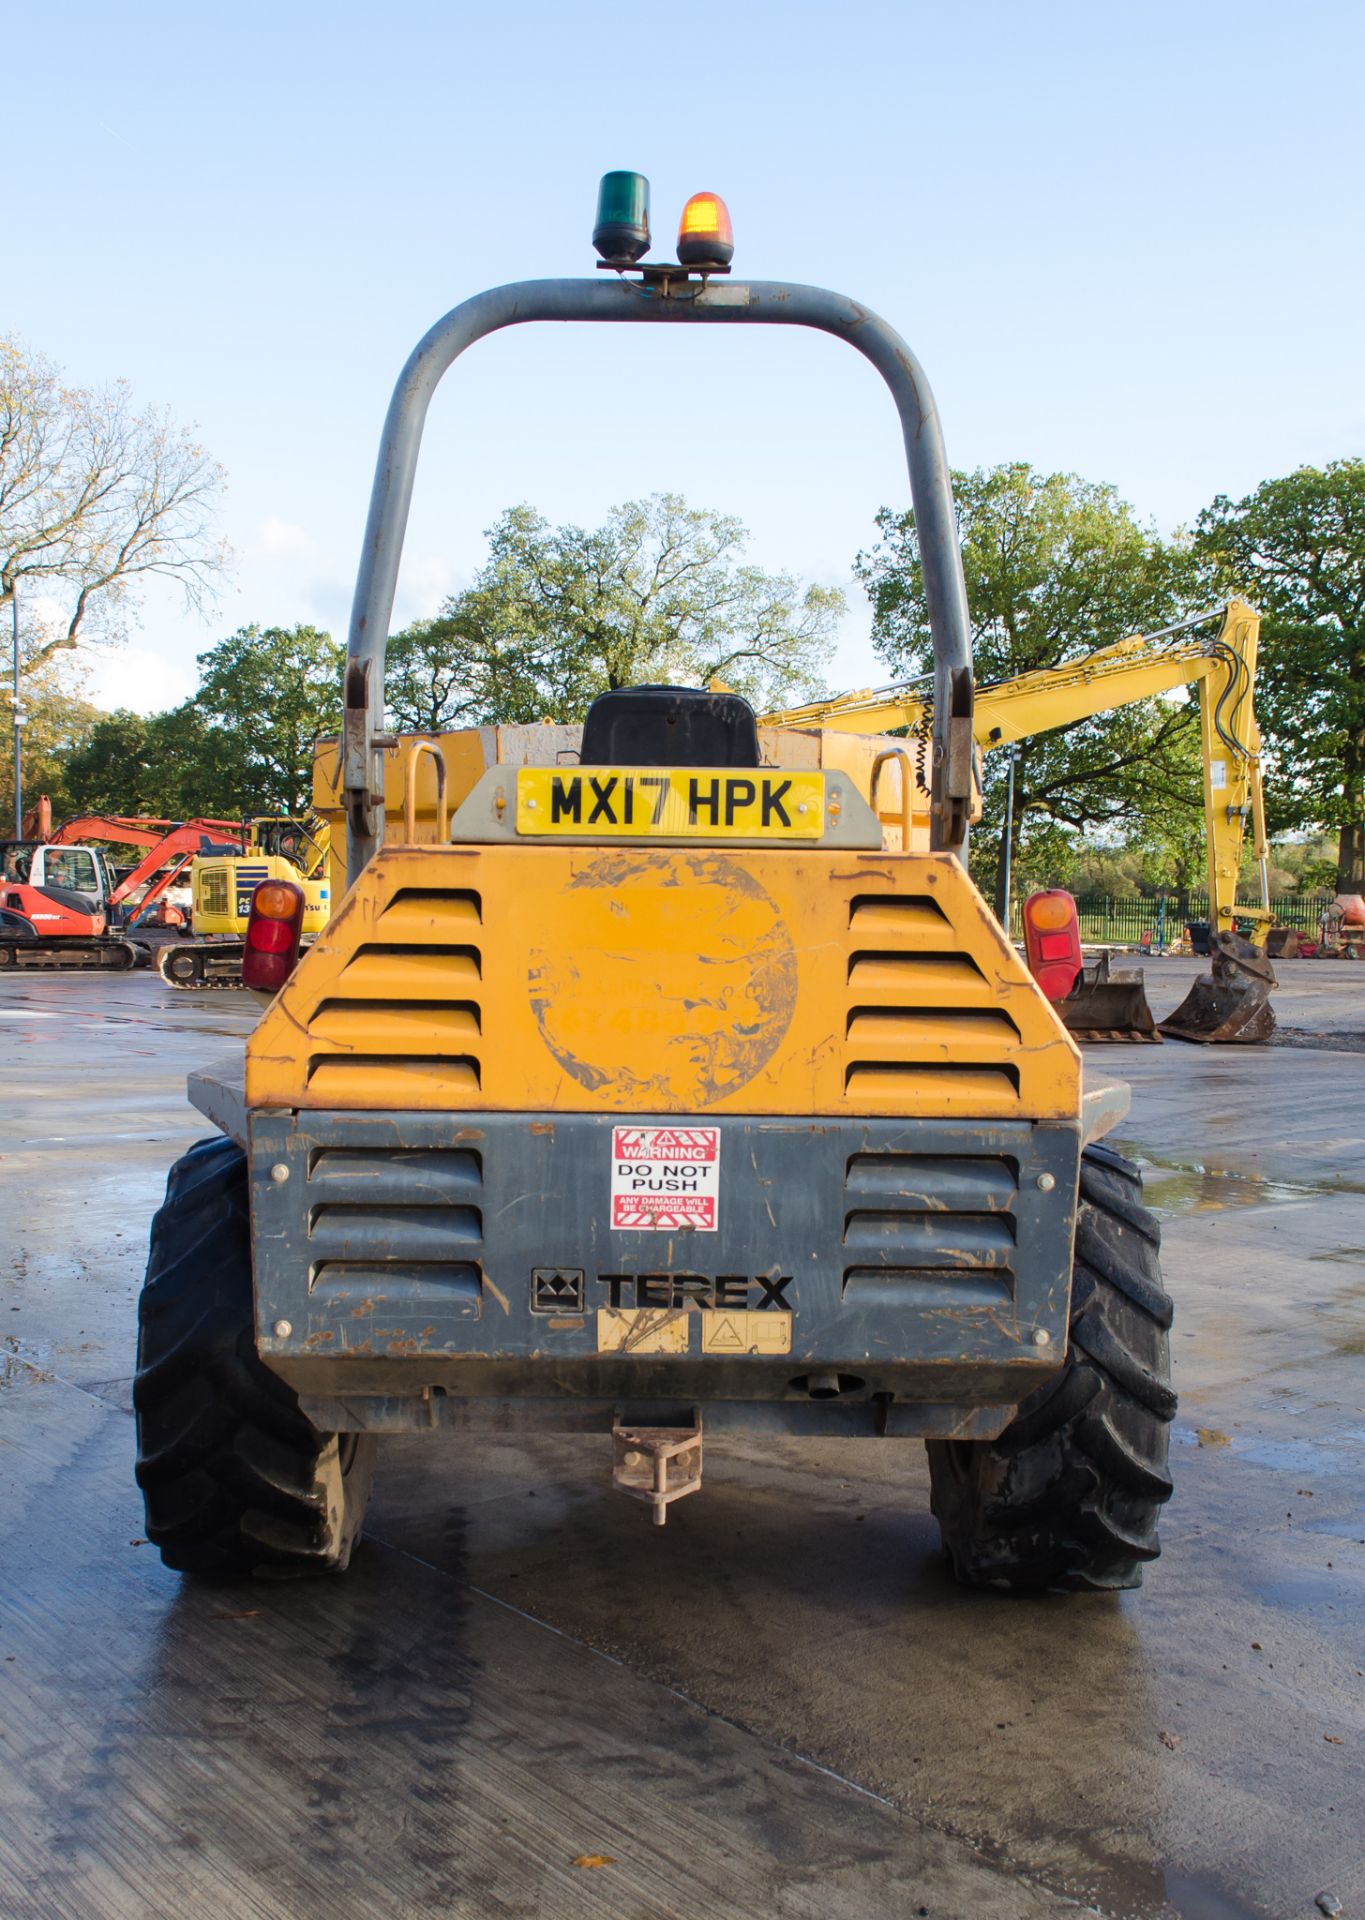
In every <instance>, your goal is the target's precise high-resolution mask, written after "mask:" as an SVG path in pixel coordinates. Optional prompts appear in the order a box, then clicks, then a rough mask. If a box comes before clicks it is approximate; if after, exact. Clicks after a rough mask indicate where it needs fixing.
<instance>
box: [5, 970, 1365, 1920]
mask: <svg viewBox="0 0 1365 1920" xmlns="http://www.w3.org/2000/svg"><path fill="white" fill-rule="evenodd" d="M1182 964H1183V965H1184V967H1185V968H1186V969H1187V971H1188V972H1189V973H1191V974H1192V973H1193V971H1194V970H1195V969H1194V968H1193V967H1190V966H1189V964H1188V963H1179V962H1165V963H1161V962H1154V963H1153V964H1152V969H1151V971H1152V973H1153V974H1155V973H1156V971H1157V969H1158V968H1160V967H1162V966H1165V967H1167V968H1170V969H1172V970H1174V969H1176V968H1178V967H1181V966H1182ZM1294 966H1295V972H1296V973H1298V972H1303V973H1307V972H1309V970H1311V969H1314V968H1318V971H1319V975H1321V974H1325V973H1326V972H1328V971H1329V970H1331V969H1329V966H1328V963H1323V964H1322V965H1321V966H1320V967H1319V963H1314V962H1300V963H1294ZM1334 971H1336V972H1338V973H1341V972H1345V971H1346V969H1345V968H1344V967H1339V968H1337V969H1335V970H1334ZM1282 973H1283V974H1285V975H1288V974H1289V973H1290V968H1289V967H1288V966H1286V967H1285V968H1284V969H1283V970H1282ZM1357 977H1359V979H1360V982H1361V986H1360V992H1361V996H1362V1001H1363V1002H1365V971H1362V973H1361V974H1360V975H1359V976H1357V975H1354V974H1352V975H1350V977H1349V979H1348V980H1346V981H1343V982H1341V984H1340V985H1339V986H1334V987H1333V988H1332V990H1331V992H1330V993H1329V992H1327V991H1326V984H1325V983H1323V982H1321V981H1320V980H1318V982H1317V983H1316V984H1313V983H1310V985H1311V989H1312V991H1311V1003H1312V1004H1311V1017H1312V1018H1313V1019H1339V1020H1341V1021H1342V1022H1343V1030H1349V1022H1350V1020H1351V1018H1352V1017H1354V1004H1353V1001H1354V980H1355V979H1356V978H1357ZM1163 978H1164V979H1169V993H1168V994H1167V992H1166V989H1165V987H1164V986H1163V988H1162V989H1161V990H1160V991H1159V992H1158V991H1155V990H1154V992H1153V999H1154V1001H1155V1003H1156V1004H1157V1006H1158V1008H1159V1010H1164V1006H1163V999H1164V998H1169V1001H1170V1003H1171V1004H1174V1002H1175V1001H1176V1000H1177V999H1178V998H1179V997H1180V995H1181V994H1182V993H1183V991H1184V986H1185V984H1186V982H1185V981H1184V980H1183V979H1176V978H1175V974H1174V971H1173V972H1172V973H1171V974H1170V975H1169V976H1163ZM1286 986H1287V988H1288V991H1287V993H1282V995H1281V1017H1282V1018H1283V1019H1288V1018H1289V1017H1290V1013H1289V1011H1288V1009H1287V1007H1286V1004H1285V1003H1286V1001H1288V1002H1289V1003H1290V1005H1291V1006H1292V1004H1293V997H1294V993H1295V992H1296V989H1295V988H1293V987H1292V986H1291V985H1290V984H1289V982H1286ZM1303 994H1304V998H1303V1001H1302V1003H1301V1004H1302V1005H1303V1006H1305V1007H1307V1006H1308V1005H1309V998H1310V996H1309V988H1305V989H1304V990H1303ZM1334 995H1335V996H1336V1001H1337V1002H1338V1003H1339V1004H1335V1005H1334V1004H1333V996H1334ZM248 1018H249V1016H248V1015H247V1013H246V1010H245V1009H244V1008H242V1006H241V1005H240V1002H238V1001H236V1000H235V999H234V998H232V997H231V996H227V995H221V994H213V995H205V996H202V997H199V996H181V995H173V994H171V993H170V991H169V990H168V989H165V988H163V987H161V986H159V984H157V983H154V982H151V981H146V980H141V979H137V980H131V981H122V980H119V981H99V982H95V981H90V980H83V979H78V978H68V979H56V978H52V979H45V980H43V979H30V980H25V981H6V982H4V983H0V1071H2V1072H3V1084H4V1087H5V1089H6V1093H7V1096H8V1097H7V1099H6V1101H5V1103H4V1113H3V1116H2V1117H0V1151H3V1153H4V1156H5V1159H4V1166H3V1170H2V1173H0V1178H2V1179H3V1186H0V1231H2V1232H3V1242H4V1255H3V1261H0V1275H3V1280H4V1293H5V1297H4V1300H3V1302H0V1346H3V1348H4V1349H5V1351H6V1352H7V1353H8V1356H9V1360H10V1365H9V1368H8V1384H7V1385H4V1386H0V1507H2V1508H3V1511H4V1513H5V1515H6V1526H5V1535H4V1537H5V1541H6V1547H5V1551H4V1555H3V1559H0V1642H2V1643H3V1644H0V1755H4V1756H5V1760H4V1762H3V1764H0V1778H2V1779H3V1781H4V1782H7V1784H0V1808H3V1811H4V1817H3V1818H2V1819H0V1913H4V1914H5V1915H9V1914H15V1915H18V1916H22V1920H30V1916H32V1917H33V1920H37V1916H43V1917H44V1920H46V1916H48V1915H58V1916H66V1915H77V1914H79V1915H82V1916H84V1915H88V1914H94V1915H104V1914H111V1915H118V1916H123V1915H125V1914H126V1915H129V1916H132V1915H138V1916H141V1915H143V1914H161V1913H165V1914H168V1915H171V1914H175V1915H179V1914H183V1913H186V1912H196V1913H197V1912H200V1911H203V1912H206V1913H207V1912H212V1913H214V1914H215V1915H220V1914H221V1915H228V1916H233V1917H234V1920H235V1916H237V1915H239V1914H240V1915H244V1916H245V1915H257V1914H266V1915H271V1916H274V1915H276V1914H279V1915H291V1916H292V1915H309V1916H311V1915H313V1914H319V1915H321V1914H324V1913H325V1914H328V1915H331V1914H337V1915H345V1916H349V1915H351V1914H353V1913H354V1914H356V1915H359V1914H361V1913H365V1914H381V1915H389V1914H393V1915H399V1914H408V1913H428V1912H432V1913H435V1912H440V1913H456V1914H464V1913H470V1914H473V1913H479V1914H484V1913H489V1914H501V1913H509V1914H522V1913H525V1914H555V1915H558V1914H561V1913H562V1914H569V1915H573V1914H578V1913H580V1912H582V1913H585V1914H586V1913H588V1912H592V1913H593V1914H607V1915H616V1914H620V1915H622V1916H625V1915H630V1916H636V1915H656V1914H657V1915H672V1914H674V1913H677V1914H680V1915H681V1914H684V1913H686V1914H691V1915H696V1914H732V1913H733V1914H736V1915H738V1914H747V1915H769V1914H773V1915H778V1914H781V1915H786V1914H794V1915H795V1914H800V1915H805V1914H811V1915H815V1914H835V1913H837V1914H840V1915H845V1914H847V1915H860V1914H863V1913H867V1914H874V1913H876V1914H886V1915H896V1916H899V1915H901V1914H911V1915H913V1914H916V1913H918V1912H919V1911H920V1910H921V1909H927V1910H928V1911H929V1912H930V1913H932V1914H934V1915H938V1916H956V1915H964V1916H965V1915H968V1914H971V1915H977V1914H986V1915H994V1914H1000V1915H1033V1914H1038V1913H1063V1912H1070V1911H1076V1910H1078V1909H1079V1910H1081V1911H1095V1912H1101V1913H1105V1914H1109V1915H1116V1916H1117V1915H1133V1916H1136V1920H1157V1916H1169V1915H1176V1914H1179V1915H1184V1916H1187V1920H1228V1917H1230V1916H1242V1917H1245V1916H1253V1917H1255V1916H1260V1917H1261V1920H1270V1917H1275V1920H1278V1916H1286V1917H1287V1916H1291V1915H1299V1914H1304V1915H1308V1914H1312V1913H1314V1912H1315V1911H1316V1909H1315V1908H1314V1906H1313V1900H1314V1896H1315V1894H1316V1893H1318V1892H1319V1891H1321V1890H1324V1889H1325V1890H1330V1891H1331V1892H1333V1893H1335V1894H1336V1895H1337V1896H1338V1897H1339V1898H1340V1899H1341V1900H1342V1902H1343V1904H1344V1909H1345V1912H1346V1914H1347V1915H1350V1914H1351V1913H1353V1912H1357V1913H1365V1841H1363V1840H1362V1829H1365V1821H1362V1818H1361V1815H1362V1810H1365V1675H1362V1671H1361V1670H1362V1669H1365V1449H1363V1447H1362V1442H1365V1372H1363V1371H1362V1368H1363V1367H1365V1360H1362V1351H1365V1192H1362V1188H1365V1152H1363V1151H1362V1147H1363V1146H1365V1100H1362V1090H1363V1083H1362V1075H1363V1074H1365V1067H1363V1066H1362V1063H1361V1061H1360V1060H1359V1058H1358V1057H1355V1056H1352V1055H1350V1054H1346V1053H1337V1052H1321V1051H1298V1050H1292V1051H1291V1050H1270V1049H1246V1050H1240V1049H1239V1050H1231V1049H1230V1050H1226V1051H1224V1052H1221V1053H1218V1054H1216V1055H1211V1054H1208V1053H1206V1052H1204V1051H1202V1050H1196V1049H1191V1048H1187V1047H1177V1046H1175V1045H1168V1046H1166V1047H1164V1048H1128V1049H1108V1050H1105V1052H1104V1055H1103V1059H1102V1062H1100V1063H1099V1064H1102V1066H1103V1068H1104V1070H1105V1071H1109V1072H1113V1071H1116V1070H1118V1071H1123V1072H1125V1073H1127V1074H1128V1076H1129V1077H1130V1078H1131V1080H1132V1081H1133V1085H1134V1109H1133V1114H1132V1116H1131V1119H1130V1121H1129V1122H1128V1123H1126V1125H1125V1128H1124V1135H1125V1136H1126V1141H1127V1144H1128V1145H1129V1146H1130V1147H1131V1148H1132V1149H1133V1150H1134V1151H1136V1152H1137V1153H1138V1154H1139V1155H1140V1156H1141V1157H1142V1158H1144V1159H1145V1160H1146V1161H1147V1162H1148V1163H1149V1180H1150V1183H1151V1194H1152V1198H1153V1201H1154V1203H1155V1204H1156V1205H1157V1206H1158V1208H1159V1209H1160V1210H1161V1211H1162V1213H1163V1215H1164V1217H1165V1220H1166V1257H1167V1271H1168V1278H1169V1281H1170V1284H1171V1287H1172V1290H1173V1292H1174V1293H1175V1295H1176V1298H1177V1302H1178V1314H1179V1317H1178V1320H1177V1325H1176V1334H1175V1352H1176V1369H1177V1384H1178V1385H1179V1387H1180V1390H1181V1395H1182V1406H1181V1414H1180V1418H1179V1423H1178V1427H1177V1434H1176V1440H1177V1444H1176V1448H1175V1456H1176V1457H1175V1472H1176V1483H1177V1492H1176V1497H1175V1500H1174V1501H1173V1503H1172V1505H1171V1507H1170V1509H1169V1510H1168V1514H1167V1518H1166V1521H1165V1523H1164V1525H1163V1538H1164V1542H1165V1554H1164V1557H1163V1559H1162V1560H1161V1561H1160V1562H1159V1563H1157V1565H1156V1566H1155V1567H1154V1568H1152V1569H1151V1570H1149V1573H1148V1578H1147V1585H1146V1586H1145V1588H1144V1589H1143V1590H1142V1591H1141V1592H1140V1593H1137V1594H1133V1595H1127V1596H1123V1597H1097V1598H1094V1599H1088V1600H1060V1599H1058V1600H1045V1601H1042V1602H1031V1603H1029V1602H1025V1603H1020V1602H1008V1601H1005V1600H1003V1599H999V1598H994V1597H986V1596H979V1595H968V1594H964V1593H961V1592H959V1591H958V1590H957V1589H956V1588H954V1587H953V1586H952V1584H951V1582H950V1581H949V1580H948V1578H947V1577H946V1575H945V1573H944V1570H943V1566H942V1563H941V1561H940V1559H939V1557H938V1552H937V1538H936V1530H935V1528H934V1525H933V1523H932V1521H931V1519H930V1517H929V1514H928V1492H927V1476H926V1474H925V1469H924V1463H923V1453H922V1450H921V1449H919V1448H917V1447H915V1446H914V1445H913V1444H910V1443H890V1442H887V1443H878V1442H872V1441H869V1442H858V1443H854V1444H848V1445H836V1444H832V1443H822V1444H821V1445H819V1446H814V1447H812V1446H809V1445H806V1446H800V1447H798V1446H794V1445H782V1446H773V1445H770V1444H764V1445H761V1446H760V1445H758V1444H754V1443H746V1442H733V1443H730V1444H728V1445H726V1446H720V1445H718V1444H713V1445H712V1446H711V1447H710V1448H709V1449H708V1463H707V1483H708V1484H707V1487H706V1489H705V1490H704V1491H703V1493H702V1494H701V1495H700V1496H698V1497H697V1498H696V1499H694V1500H692V1501H689V1502H686V1503H684V1504H683V1505H682V1506H681V1507H680V1508H678V1509H677V1510H676V1512H675V1515H674V1518H673V1519H672V1520H671V1521H670V1524H669V1526H668V1528H667V1529H666V1530H664V1531H662V1532H660V1531H658V1530H656V1529H651V1528H650V1527H649V1526H648V1525H647V1524H646V1523H644V1522H643V1520H642V1518H641V1516H640V1514H639V1513H638V1511H637V1510H635V1509H634V1508H633V1507H631V1506H629V1505H628V1504H627V1503H626V1502H624V1501H621V1500H620V1499H619V1498H618V1497H616V1496H613V1495H612V1494H611V1493H610V1492H609V1491H608V1490H607V1488H606V1484H605V1482H606V1478H607V1468H606V1455H605V1448H604V1447H603V1446H601V1445H599V1444H598V1443H596V1442H590V1441H573V1442H568V1441H564V1440H560V1439H553V1440H551V1439H542V1440H513V1439H501V1440H486V1441H485V1440H481V1441H478V1442H472V1441H469V1440H467V1439H458V1438H456V1437H454V1436H441V1437H439V1438H437V1439H434V1440H431V1441H419V1440H411V1441H409V1440H401V1441H395V1442H393V1443H391V1444H390V1445H389V1446H388V1448H387V1449H386V1454H385V1457H384V1461H383V1464H382V1466H381V1471H380V1479H379V1484H378V1488H377V1493H376V1499H375V1503H374V1506H373V1509H372V1522H371V1526H370V1530H369V1535H370V1537H369V1540H368V1541H367V1543H366V1545H365V1546H364V1547H363V1548H362V1549H361V1551H360V1553H359V1554H358V1555H357V1558H356V1561H355V1563H354V1565H353V1568H352V1571H351V1573H350V1574H349V1575H348V1576H347V1577H346V1578H345V1579H344V1580H342V1581H338V1582H332V1583H328V1584H326V1585H325V1586H322V1587H313V1588H308V1589H303V1590H300V1589H296V1588H286V1589H279V1588H265V1589H248V1590H245V1591H243V1590H234V1591H233V1592H232V1593H231V1594H230V1595H228V1596H227V1597H225V1596H224V1595H223V1594H222V1593H213V1592H209V1593H205V1592H203V1591H195V1590H193V1589H189V1588H185V1587H182V1585H181V1583H180V1582H178V1581H177V1580H176V1579H175V1578H174V1576H171V1575H168V1574H166V1573H165V1572H164V1570H163V1569H161V1567H160V1566H159V1564H158V1563H157V1562H156V1560H155V1558H154V1557H153V1555H152V1550H151V1549H150V1548H148V1547H147V1546H145V1545H143V1544H140V1522H141V1514H140V1508H139V1504H138V1501H137V1497H136V1493H135V1490H134V1489H133V1487H132V1484H131V1475H130V1460H131V1433H130V1427H131V1422H130V1421H129V1419H128V1417H127V1413H126V1411H125V1409H126V1406H127V1384H128V1377H129V1374H130V1372H131V1354H132V1341H133V1322H132V1310H133V1302H134V1299H135V1294H136V1288H137V1284H138V1281H139V1279H140V1272H141V1263H142V1259H143V1251H144V1245H145V1232H146V1222H147V1219H148V1217H149V1215H150V1212H151V1211H152V1209H153V1208H154V1206H155V1204H156V1202H157V1200H158V1198H159V1195H160V1188H161V1184H162V1181H163V1179H164V1170H165V1166H166V1164H167V1163H168V1162H169V1160H170V1159H171V1158H173V1157H174V1155H175V1153H176V1152H177V1151H178V1150H179V1148H180V1146H181V1145H182V1144H183V1143H184V1142H186V1141H188V1140H189V1139H192V1138H194V1137H197V1135H198V1134H199V1133H201V1132H202V1131H203V1126H202V1123H201V1122H200V1121H199V1120H198V1118H197V1116H195V1115H194V1114H193V1113H191V1112H189V1111H188V1110H187V1109H186V1108H185V1106H184V1103H183V1097H182V1094H181V1086H182V1084H183V1076H184V1073H185V1071H186V1070H187V1069H188V1068H189V1067H191V1066H195V1065H199V1064H202V1062H203V1060H204V1058H205V1056H206V1054H207V1053H211V1052H212V1051H213V1050H215V1049H217V1048H220V1047H221V1046H222V1045H223V1044H224V1041H225V1040H226V1039H228V1038H230V1036H231V1035H232V1034H233V1033H234V1032H239V1031H240V1030H241V1029H242V1028H243V1026H244V1025H245V1024H247V1021H248ZM1307 1018H1308V1016H1307V1015H1306V1016H1305V1022H1306V1021H1307ZM6 1323H7V1324H6ZM819 1769H826V1770H827V1771H819ZM579 1854H586V1855H606V1856H610V1857H611V1859H612V1860H613V1862H614V1864H613V1865H611V1866H609V1867H600V1868H575V1867H573V1866H571V1865H570V1864H569V1863H570V1861H571V1860H572V1859H573V1858H574V1856H576V1855H579Z"/></svg>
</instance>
